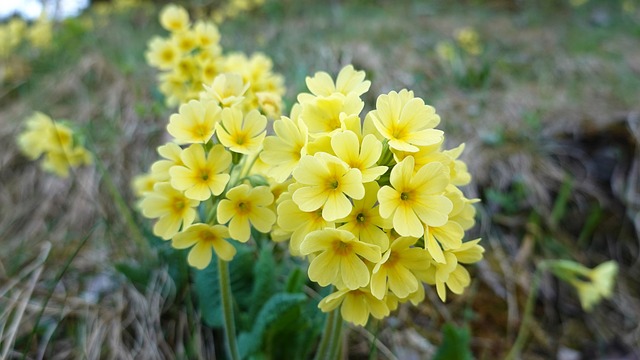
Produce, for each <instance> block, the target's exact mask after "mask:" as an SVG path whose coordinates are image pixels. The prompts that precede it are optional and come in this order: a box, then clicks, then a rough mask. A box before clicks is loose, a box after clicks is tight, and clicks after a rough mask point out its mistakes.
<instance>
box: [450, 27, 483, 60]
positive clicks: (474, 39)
mask: <svg viewBox="0 0 640 360" xmlns="http://www.w3.org/2000/svg"><path fill="white" fill-rule="evenodd" d="M456 41H457V42H458V45H460V47H461V48H462V50H464V51H465V52H467V54H469V55H472V56H478V55H480V54H481V53H482V44H481V43H480V36H479V35H478V32H476V31H475V30H474V29H473V28H470V27H464V28H462V29H460V30H458V32H457V33H456Z"/></svg>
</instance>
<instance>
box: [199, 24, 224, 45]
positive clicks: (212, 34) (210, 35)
mask: <svg viewBox="0 0 640 360" xmlns="http://www.w3.org/2000/svg"><path fill="white" fill-rule="evenodd" d="M193 31H194V33H195V36H196V39H197V42H198V45H199V46H200V47H202V48H208V47H214V46H217V45H218V43H219V42H220V32H219V31H218V28H217V27H216V26H215V25H214V24H212V23H210V22H204V21H197V22H196V25H195V26H194V27H193Z"/></svg>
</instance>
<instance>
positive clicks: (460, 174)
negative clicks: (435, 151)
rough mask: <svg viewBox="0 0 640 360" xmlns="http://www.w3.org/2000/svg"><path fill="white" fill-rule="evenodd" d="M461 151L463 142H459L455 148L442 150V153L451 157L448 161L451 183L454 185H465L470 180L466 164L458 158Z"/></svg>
mask: <svg viewBox="0 0 640 360" xmlns="http://www.w3.org/2000/svg"><path fill="white" fill-rule="evenodd" d="M463 151H464V144H460V146H458V147H457V148H455V149H451V150H446V151H443V154H444V155H446V156H447V157H449V159H451V162H449V169H450V172H449V173H450V175H451V184H453V185H456V186H463V185H467V184H469V183H470V182H471V174H469V171H467V164H465V163H464V161H462V160H458V158H459V157H460V155H461V154H462V152H463Z"/></svg>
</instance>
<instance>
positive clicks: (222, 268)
mask: <svg viewBox="0 0 640 360" xmlns="http://www.w3.org/2000/svg"><path fill="white" fill-rule="evenodd" d="M218 281H220V297H221V300H222V312H223V317H224V333H225V340H226V345H227V351H228V353H229V359H231V360H240V353H239V352H238V342H237V339H236V326H235V320H234V318H233V296H232V294H231V280H230V279H229V263H228V262H227V261H224V260H222V259H218Z"/></svg>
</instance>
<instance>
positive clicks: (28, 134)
mask: <svg viewBox="0 0 640 360" xmlns="http://www.w3.org/2000/svg"><path fill="white" fill-rule="evenodd" d="M57 129H58V130H57V131H56V125H55V124H54V123H53V120H51V118H50V117H49V116H47V115H45V114H43V113H41V112H35V113H34V114H33V115H31V116H30V117H29V118H27V119H26V129H25V131H24V132H23V133H21V134H20V135H18V146H19V147H20V150H21V151H22V153H23V154H25V155H26V156H27V157H29V158H30V159H31V160H35V159H37V158H39V157H40V155H42V154H43V153H44V152H45V151H48V150H50V149H51V148H52V145H55V147H59V146H57V144H58V143H59V144H60V145H65V144H70V143H71V130H70V129H68V128H67V127H66V126H59V127H57ZM56 132H57V134H56Z"/></svg>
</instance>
